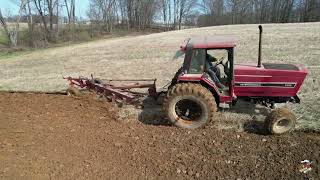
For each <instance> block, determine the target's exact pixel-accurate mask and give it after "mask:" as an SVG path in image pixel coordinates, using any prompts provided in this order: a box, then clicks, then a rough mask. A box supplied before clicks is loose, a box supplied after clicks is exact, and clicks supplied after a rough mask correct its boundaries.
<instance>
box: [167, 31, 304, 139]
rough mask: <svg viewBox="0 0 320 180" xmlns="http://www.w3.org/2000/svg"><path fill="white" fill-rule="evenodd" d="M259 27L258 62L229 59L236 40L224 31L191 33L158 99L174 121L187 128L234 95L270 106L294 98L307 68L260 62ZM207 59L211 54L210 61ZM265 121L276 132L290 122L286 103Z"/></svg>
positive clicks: (286, 128)
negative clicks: (203, 34)
mask: <svg viewBox="0 0 320 180" xmlns="http://www.w3.org/2000/svg"><path fill="white" fill-rule="evenodd" d="M259 29H260V37H259V57H258V64H234V50H235V46H236V44H235V42H234V40H233V39H231V38H228V37H203V38H191V39H187V40H186V41H185V42H184V43H183V45H182V46H181V51H183V52H184V53H185V58H184V62H183V65H182V67H181V68H180V69H179V71H178V72H177V73H176V75H175V77H174V78H173V80H172V82H171V85H170V86H169V90H168V91H167V93H166V95H165V98H164V102H163V108H164V111H165V112H166V113H167V115H168V118H169V120H170V121H171V122H172V123H173V124H174V125H176V126H178V127H182V128H189V129H194V128H198V127H201V126H204V125H205V124H206V123H207V122H208V121H209V120H214V115H215V112H216V111H217V106H219V104H220V103H227V104H230V105H235V103H236V102H237V100H238V99H244V100H250V101H253V102H255V103H261V104H263V105H265V106H267V107H270V108H272V109H274V104H275V103H286V102H292V103H299V102H300V99H299V98H298V96H297V93H298V91H299V89H300V87H301V85H302V84H303V81H304V79H305V78H306V75H307V69H306V68H304V67H303V66H302V65H293V64H273V63H261V40H262V27H261V26H259ZM219 56H220V57H221V58H217V57H219ZM224 57H226V58H224ZM210 59H211V60H212V59H214V61H213V62H211V65H210ZM208 61H209V62H208ZM212 72H214V73H212ZM265 124H266V128H267V130H268V131H269V132H270V133H272V134H282V133H285V132H288V131H290V130H292V129H293V128H294V126H295V116H294V114H293V113H292V112H290V111H289V110H288V109H285V108H278V109H274V110H273V111H272V112H271V113H270V114H269V115H268V116H267V117H266V121H265Z"/></svg>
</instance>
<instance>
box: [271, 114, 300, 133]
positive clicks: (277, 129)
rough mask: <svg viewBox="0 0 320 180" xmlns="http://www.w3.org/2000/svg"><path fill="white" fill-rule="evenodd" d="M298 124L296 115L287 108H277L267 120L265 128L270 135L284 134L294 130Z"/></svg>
mask: <svg viewBox="0 0 320 180" xmlns="http://www.w3.org/2000/svg"><path fill="white" fill-rule="evenodd" d="M295 124H296V117H295V115H294V114H293V113H292V112H291V111H290V110H289V109H286V108H277V109H274V110H272V111H271V113H270V114H269V115H268V116H267V117H266V119H265V127H266V130H267V131H268V133H270V134H284V133H286V132H290V131H292V130H293V129H294V127H295Z"/></svg>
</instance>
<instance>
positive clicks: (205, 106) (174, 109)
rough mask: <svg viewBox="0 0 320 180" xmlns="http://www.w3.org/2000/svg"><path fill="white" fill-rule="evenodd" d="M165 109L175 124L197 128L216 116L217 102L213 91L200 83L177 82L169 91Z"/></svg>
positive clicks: (164, 104)
mask: <svg viewBox="0 0 320 180" xmlns="http://www.w3.org/2000/svg"><path fill="white" fill-rule="evenodd" d="M163 109H164V111H165V112H166V114H167V116H168V118H169V120H170V122H171V123H172V124H174V125H175V126H178V127H181V128H186V129H195V128H199V127H201V126H203V125H205V124H206V123H207V122H208V121H209V120H212V119H213V118H214V114H215V112H216V111H217V104H216V101H215V98H214V97H213V95H212V93H211V92H210V91H209V90H208V89H206V88H205V87H203V86H201V85H199V84H192V83H181V84H176V85H174V86H173V87H172V88H170V90H169V91H168V92H167V95H166V97H165V99H164V101H163Z"/></svg>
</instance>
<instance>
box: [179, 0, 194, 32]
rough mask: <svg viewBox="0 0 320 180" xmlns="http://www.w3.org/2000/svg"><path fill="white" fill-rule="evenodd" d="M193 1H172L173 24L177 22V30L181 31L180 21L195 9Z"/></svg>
mask: <svg viewBox="0 0 320 180" xmlns="http://www.w3.org/2000/svg"><path fill="white" fill-rule="evenodd" d="M195 5H196V1H195V0H174V12H175V22H178V28H179V30H180V29H181V24H182V20H183V19H184V18H185V17H186V16H187V15H188V14H189V13H190V12H191V10H192V9H193V8H194V7H195Z"/></svg>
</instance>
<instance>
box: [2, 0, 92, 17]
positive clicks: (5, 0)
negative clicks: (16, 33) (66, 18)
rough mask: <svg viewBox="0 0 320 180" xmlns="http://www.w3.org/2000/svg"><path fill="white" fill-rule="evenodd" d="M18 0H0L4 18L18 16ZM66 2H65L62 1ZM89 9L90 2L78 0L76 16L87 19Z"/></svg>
mask: <svg viewBox="0 0 320 180" xmlns="http://www.w3.org/2000/svg"><path fill="white" fill-rule="evenodd" d="M15 2H18V0H0V9H1V11H2V14H3V15H4V16H7V15H8V14H9V12H10V14H12V15H14V14H18V11H19V7H18V5H17V3H15ZM60 2H64V1H60ZM88 7H89V0H76V16H77V17H82V18H86V17H87V15H86V14H87V13H86V12H87V9H88Z"/></svg>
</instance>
